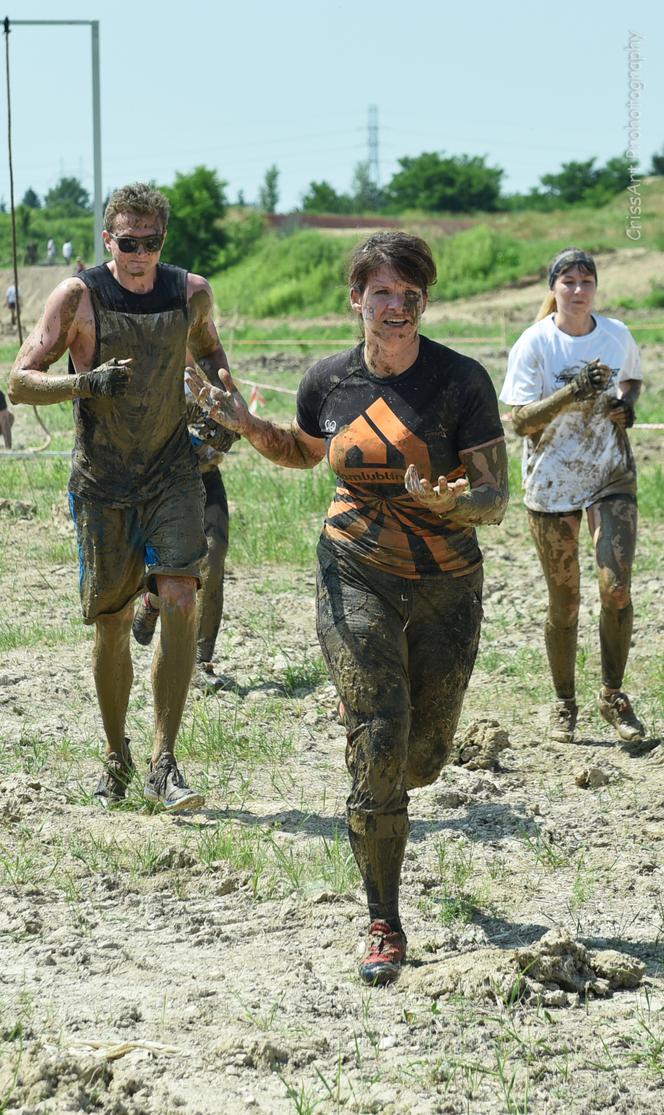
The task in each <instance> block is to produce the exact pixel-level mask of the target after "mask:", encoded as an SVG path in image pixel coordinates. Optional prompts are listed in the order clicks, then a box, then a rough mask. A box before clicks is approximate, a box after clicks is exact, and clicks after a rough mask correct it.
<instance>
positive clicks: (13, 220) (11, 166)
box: [4, 16, 52, 451]
mask: <svg viewBox="0 0 664 1115" xmlns="http://www.w3.org/2000/svg"><path fill="white" fill-rule="evenodd" d="M4 32H5V74H6V81H7V158H8V163H9V205H10V208H11V224H12V264H13V270H14V290H15V291H16V325H17V327H18V343H19V345H23V327H22V325H21V292H20V290H19V286H18V253H17V250H16V206H15V204H14V160H13V157H12V101H11V81H10V79H9V16H5V19H4ZM32 409H33V411H34V413H35V418H36V419H37V421H38V423H39V425H40V426H41V428H42V430H43V431H44V433H45V434H46V441H45V442H44V444H43V445H36V446H34V448H35V450H37V451H39V450H42V449H48V447H49V445H50V444H51V441H52V438H51V433H50V430H49V429H48V426H46V424H45V423H44V422H43V421H42V418H41V415H40V414H39V411H38V410H37V407H35V406H33V408H32Z"/></svg>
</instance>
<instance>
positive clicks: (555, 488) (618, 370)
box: [500, 314, 643, 512]
mask: <svg viewBox="0 0 664 1115" xmlns="http://www.w3.org/2000/svg"><path fill="white" fill-rule="evenodd" d="M593 318H594V321H595V328H594V329H593V331H592V333H586V334H585V336H583V337H571V336H570V335H569V333H563V332H562V330H561V329H558V327H557V326H556V324H555V322H554V320H553V314H551V315H550V316H549V317H545V318H543V319H542V320H541V321H537V322H535V324H534V325H531V326H530V328H529V329H526V331H525V333H522V334H521V336H520V337H519V340H518V341H517V342H516V344H515V345H514V348H513V349H512V351H511V352H510V355H509V361H508V364H507V376H506V378H505V383H504V384H503V389H502V391H501V393H500V398H501V400H502V402H504V403H507V404H508V405H510V406H524V405H525V404H526V403H533V402H538V401H539V400H541V399H546V398H547V397H548V396H549V395H552V394H553V392H554V391H557V390H558V389H559V388H561V387H564V386H565V384H567V383H569V381H570V380H571V379H572V378H573V377H574V376H576V375H578V373H579V372H580V371H581V368H582V367H583V365H584V364H586V363H587V362H588V361H590V360H595V359H599V360H600V362H601V363H602V364H606V365H607V366H608V367H609V368H611V369H612V376H611V380H610V382H609V384H608V386H607V388H606V389H605V390H604V391H602V392H600V393H599V394H598V395H595V396H593V397H592V398H590V399H580V400H577V401H575V402H573V403H571V404H570V405H569V406H568V407H566V408H565V410H563V411H561V412H560V413H559V414H558V415H556V417H555V418H554V419H553V421H551V422H550V423H549V425H548V426H546V427H545V428H544V430H542V432H541V435H540V437H539V440H537V439H535V441H533V440H531V439H530V438H524V447H523V483H524V487H525V490H526V494H525V500H524V502H525V504H526V507H529V508H530V509H531V510H532V511H548V512H566V511H576V510H579V509H582V508H585V507H590V506H591V504H593V503H596V502H597V501H598V500H599V499H602V498H603V497H605V496H607V495H617V494H619V493H622V494H634V493H635V492H636V471H635V467H634V459H633V457H632V451H631V449H630V445H629V440H628V438H627V434H626V433H625V431H624V430H622V429H620V428H619V427H618V426H616V425H615V423H613V422H612V421H611V420H610V418H609V411H610V404H611V400H612V399H615V398H616V396H617V394H618V392H617V390H616V388H617V385H618V384H619V383H622V382H623V381H624V380H628V379H642V378H643V376H642V373H641V361H640V358H639V350H638V348H637V347H636V343H635V341H634V338H633V337H632V334H631V333H630V331H629V329H628V328H627V326H626V325H623V323H622V322H621V321H616V320H615V319H614V318H609V317H599V316H598V315H597V314H593Z"/></svg>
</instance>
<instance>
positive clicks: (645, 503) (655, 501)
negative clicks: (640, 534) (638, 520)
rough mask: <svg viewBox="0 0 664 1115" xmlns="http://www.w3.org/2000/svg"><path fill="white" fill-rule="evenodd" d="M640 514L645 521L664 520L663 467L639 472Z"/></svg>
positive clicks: (652, 466)
mask: <svg viewBox="0 0 664 1115" xmlns="http://www.w3.org/2000/svg"><path fill="white" fill-rule="evenodd" d="M639 513H640V515H641V516H642V518H643V519H650V520H652V521H654V522H662V520H664V469H662V466H661V465H651V466H647V467H643V468H641V469H640V470H639Z"/></svg>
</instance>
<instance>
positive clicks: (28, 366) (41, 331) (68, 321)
mask: <svg viewBox="0 0 664 1115" xmlns="http://www.w3.org/2000/svg"><path fill="white" fill-rule="evenodd" d="M82 296H83V284H82V283H81V282H78V281H76V280H71V279H70V280H67V281H66V282H64V283H61V284H60V286H58V287H56V289H55V290H54V291H53V293H52V294H51V295H50V296H49V298H48V301H47V303H46V306H45V308H44V313H43V316H42V319H41V321H40V322H39V324H38V325H37V326H36V327H35V328H34V329H33V330H32V332H31V333H30V335H29V336H28V337H26V339H25V341H24V342H23V344H22V346H21V349H20V351H19V354H18V356H17V357H16V360H15V362H14V367H13V368H12V371H11V375H10V377H9V398H10V399H11V401H12V402H13V403H32V404H33V405H35V406H46V405H48V404H49V403H61V402H67V401H70V400H71V399H76V398H78V397H79V396H78V394H77V390H78V388H77V384H76V380H77V378H78V377H77V376H70V375H58V376H51V375H47V370H48V368H50V366H51V364H54V363H55V361H56V360H59V359H60V357H61V356H62V355H63V353H64V352H66V351H67V349H68V347H69V345H70V344H71V343H72V342H73V340H74V338H75V336H76V333H77V324H76V318H77V313H78V309H79V306H80V302H81V298H82Z"/></svg>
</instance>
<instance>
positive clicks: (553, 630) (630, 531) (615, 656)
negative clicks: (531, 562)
mask: <svg viewBox="0 0 664 1115" xmlns="http://www.w3.org/2000/svg"><path fill="white" fill-rule="evenodd" d="M587 515H588V529H589V530H590V534H591V536H592V540H593V545H594V547H595V559H596V562H597V570H598V579H599V595H600V604H601V607H600V619H599V641H600V651H601V660H602V682H603V684H604V685H606V686H607V687H608V688H610V689H620V687H621V685H622V681H623V675H624V672H625V666H626V664H627V656H628V654H629V646H630V640H631V636H632V620H633V612H632V598H631V595H630V586H631V575H632V563H633V561H634V549H635V545H636V523H637V508H636V502H635V500H634V498H633V497H632V496H611V497H608V498H607V499H603V500H601V501H600V502H599V503H595V504H593V505H592V506H591V507H589V508H588V511H587ZM528 519H529V523H530V531H531V534H532V536H533V539H534V542H535V547H536V549H537V554H538V557H539V559H540V563H541V565H542V569H543V571H544V576H545V578H546V583H547V588H548V590H549V610H548V615H547V619H546V623H545V628H544V637H545V642H546V650H547V656H548V659H549V666H550V668H551V676H552V678H553V684H554V687H555V690H556V694H557V696H558V697H562V698H565V699H569V698H571V697H573V696H574V673H575V663H576V640H577V629H578V617H579V605H580V602H581V574H580V569H579V530H580V526H581V512H580V511H572V512H570V513H568V514H560V515H558V514H553V515H551V514H543V513H542V512H537V511H529V512H528Z"/></svg>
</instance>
